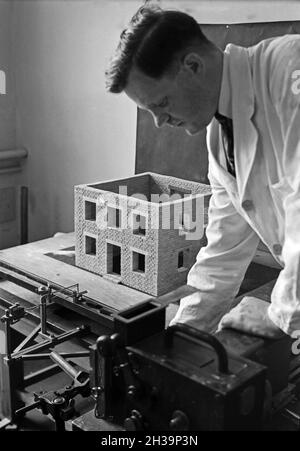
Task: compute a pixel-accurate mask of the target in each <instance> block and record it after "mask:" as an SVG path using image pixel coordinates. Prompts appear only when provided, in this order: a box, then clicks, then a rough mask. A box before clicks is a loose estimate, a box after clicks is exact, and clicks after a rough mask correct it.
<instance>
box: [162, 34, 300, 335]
mask: <svg viewBox="0 0 300 451" xmlns="http://www.w3.org/2000/svg"><path fill="white" fill-rule="evenodd" d="M299 70H300V35H289V36H284V37H279V38H275V39H274V38H272V39H268V40H265V41H262V42H261V43H259V44H258V45H256V46H254V47H250V48H242V47H238V46H235V45H232V44H229V45H228V46H227V47H226V51H225V57H224V67H223V80H222V87H221V97H220V103H219V112H220V113H221V114H224V115H227V116H229V117H232V119H233V126H234V144H235V145H234V154H235V166H236V179H235V178H234V177H232V176H231V175H230V174H229V173H228V172H227V170H226V169H225V168H226V165H225V159H224V150H223V148H222V145H221V140H220V127H219V124H218V123H217V122H216V120H215V119H214V120H213V122H212V123H211V125H210V127H209V130H208V149H209V179H210V182H211V185H212V189H213V195H212V198H211V202H210V207H209V225H208V227H207V238H208V245H207V246H206V247H205V248H202V249H201V250H200V252H199V254H198V256H197V261H196V263H195V264H194V266H193V267H192V269H191V270H190V273H189V275H188V283H189V284H190V285H193V286H195V287H197V288H199V290H200V292H198V293H195V294H193V295H191V296H189V297H187V298H184V299H182V300H181V303H180V307H179V310H178V312H177V314H176V316H175V318H174V319H173V320H172V322H171V324H175V323H176V322H183V323H188V324H190V325H192V326H194V327H199V328H201V329H204V330H209V331H212V330H214V329H215V328H216V326H217V324H218V322H219V321H220V319H221V317H222V316H223V315H224V314H225V313H227V311H228V310H229V309H230V306H231V303H232V301H233V299H234V297H235V296H236V294H237V292H238V290H239V287H240V284H241V282H242V280H243V277H244V274H245V271H246V269H247V267H248V265H249V263H250V262H251V260H252V258H253V256H254V254H255V252H256V248H257V245H258V242H259V239H261V240H262V241H263V242H264V243H265V244H266V245H267V246H268V248H269V249H270V251H271V253H272V254H273V255H274V257H275V259H276V260H277V261H278V262H279V263H280V265H281V266H282V268H283V269H282V270H281V272H280V274H279V277H278V279H277V282H276V284H275V287H274V289H273V292H272V296H271V305H270V307H269V316H270V318H271V319H272V321H273V322H274V323H275V324H276V325H277V326H278V327H279V328H281V329H282V330H283V331H284V332H285V333H287V334H292V332H293V331H295V330H300V83H299V82H297V76H298V75H299V76H300V72H297V71H299ZM298 81H299V80H298Z"/></svg>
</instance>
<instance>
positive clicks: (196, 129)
mask: <svg viewBox="0 0 300 451" xmlns="http://www.w3.org/2000/svg"><path fill="white" fill-rule="evenodd" d="M203 130H205V126H203V127H201V126H199V127H189V128H186V129H185V131H186V133H187V134H188V135H189V136H195V135H198V134H199V133H201V132H203Z"/></svg>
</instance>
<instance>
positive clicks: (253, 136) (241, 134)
mask: <svg viewBox="0 0 300 451" xmlns="http://www.w3.org/2000/svg"><path fill="white" fill-rule="evenodd" d="M225 53H226V54H228V55H229V58H228V57H226V59H225V62H226V64H227V67H226V66H225V67H224V68H225V69H226V72H224V74H223V78H224V77H228V80H229V81H228V82H227V83H224V86H228V87H229V89H230V96H229V97H230V99H231V105H230V106H231V111H232V119H233V130H234V143H235V144H234V156H235V166H236V180H237V187H238V191H239V197H240V199H241V202H242V201H243V199H244V198H245V197H247V194H248V193H247V184H248V181H249V177H250V173H251V170H252V168H253V163H254V160H255V155H256V152H257V139H258V135H257V131H256V128H255V126H254V124H253V123H252V121H251V118H252V117H253V114H254V111H255V105H254V91H253V84H252V76H251V67H250V62H249V56H248V52H247V49H246V48H243V47H239V46H236V45H233V44H229V45H227V47H226V50H225ZM221 98H222V97H221Z"/></svg>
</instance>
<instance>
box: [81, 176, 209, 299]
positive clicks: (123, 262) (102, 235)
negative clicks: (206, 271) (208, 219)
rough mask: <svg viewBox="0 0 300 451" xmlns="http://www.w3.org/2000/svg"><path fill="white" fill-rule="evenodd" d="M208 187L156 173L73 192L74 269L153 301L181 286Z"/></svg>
mask: <svg viewBox="0 0 300 451" xmlns="http://www.w3.org/2000/svg"><path fill="white" fill-rule="evenodd" d="M210 193H211V190H210V187H209V186H208V185H204V184H200V183H195V182H191V181H187V180H182V179H179V178H175V177H170V176H164V175H160V174H155V173H150V172H149V173H143V174H138V175H135V176H133V177H130V178H126V179H121V180H112V181H106V182H99V183H93V184H86V185H79V186H76V187H75V233H76V265H77V266H79V267H81V268H84V269H86V270H88V271H92V272H94V273H96V274H99V275H101V276H103V277H106V278H108V279H110V280H112V281H113V282H116V283H122V284H124V285H127V286H129V287H132V288H135V289H137V290H140V291H144V292H146V293H149V294H150V295H153V296H158V295H162V294H164V293H166V292H168V291H171V290H174V289H175V288H177V287H179V286H180V285H182V284H184V283H185V282H186V277H187V273H188V270H189V269H190V267H191V266H192V264H193V263H194V262H195V259H196V255H197V253H198V251H199V249H200V247H201V246H202V245H203V244H204V241H205V237H204V223H205V219H204V210H205V207H206V206H207V204H208V200H209V197H210Z"/></svg>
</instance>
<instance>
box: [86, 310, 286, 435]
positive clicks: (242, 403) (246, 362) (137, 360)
mask: <svg viewBox="0 0 300 451" xmlns="http://www.w3.org/2000/svg"><path fill="white" fill-rule="evenodd" d="M164 320H165V309H164V307H162V306H160V305H158V304H156V303H155V302H147V303H145V304H144V305H142V306H139V307H137V308H132V309H129V310H127V311H126V312H123V313H122V315H120V314H119V315H116V316H115V333H113V334H112V335H104V336H101V337H99V339H98V340H97V343H96V345H95V346H93V347H92V352H91V364H92V367H93V373H92V377H91V386H92V387H93V389H92V390H93V393H94V395H95V398H96V408H95V415H96V417H97V418H99V420H100V419H101V424H102V427H103V428H105V427H107V428H111V427H112V424H115V425H116V427H120V426H121V427H122V428H124V429H125V430H128V431H132V430H135V431H137V430H152V431H154V430H165V431H168V430H169V431H176V430H181V431H183V430H198V431H201V430H247V429H250V430H260V429H263V428H264V427H265V425H266V422H267V421H269V418H267V415H266V409H268V412H269V414H270V415H271V408H272V407H273V404H272V401H273V400H274V401H275V399H277V398H276V396H275V395H274V397H273V394H271V392H270V390H272V387H270V383H267V372H268V368H267V367H266V366H265V365H261V364H260V363H257V362H255V361H254V360H250V359H247V358H244V357H239V356H234V355H232V354H228V352H227V351H226V349H225V347H224V346H223V345H222V343H221V341H219V340H218V339H217V338H216V337H215V336H212V335H209V334H206V333H204V332H201V331H198V330H196V329H193V328H191V327H188V326H185V325H175V326H173V327H169V328H168V329H167V330H165V329H164ZM273 343H274V342H273ZM274 345H275V343H274ZM277 345H278V346H282V343H279V342H278V343H277ZM256 360H258V358H257V359H256ZM277 365H278V366H279V363H277ZM270 366H271V367H272V364H270ZM284 378H285V375H282V381H281V383H282V384H283V385H284V384H285V382H284V380H283V379H284ZM277 385H278V381H277ZM268 387H269V390H268ZM277 388H278V387H277ZM293 388H294V387H293ZM284 389H285V390H286V387H284ZM291 392H293V390H292V387H290V388H289V390H288V391H285V395H286V396H285V402H286V403H288V402H289V400H290V399H291V398H290V396H291ZM271 404H272V406H271ZM266 406H267V407H266ZM104 430H105V429H104Z"/></svg>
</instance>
